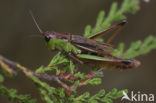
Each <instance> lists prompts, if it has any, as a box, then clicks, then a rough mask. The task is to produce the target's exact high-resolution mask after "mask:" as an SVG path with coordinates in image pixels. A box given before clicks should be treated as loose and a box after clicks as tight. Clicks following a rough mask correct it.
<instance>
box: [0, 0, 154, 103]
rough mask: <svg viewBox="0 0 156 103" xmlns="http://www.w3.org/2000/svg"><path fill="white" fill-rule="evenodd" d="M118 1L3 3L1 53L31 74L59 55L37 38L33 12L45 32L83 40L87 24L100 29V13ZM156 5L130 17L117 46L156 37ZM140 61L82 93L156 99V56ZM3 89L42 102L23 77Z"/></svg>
mask: <svg viewBox="0 0 156 103" xmlns="http://www.w3.org/2000/svg"><path fill="white" fill-rule="evenodd" d="M113 1H117V2H119V4H120V3H121V1H122V0H77V1H76V0H75V1H73V0H3V1H1V3H0V8H1V9H0V12H1V14H0V54H1V55H3V56H5V57H7V58H9V59H11V60H13V61H17V62H19V63H21V64H22V65H24V66H26V67H29V68H32V69H35V68H37V67H39V66H40V65H42V64H43V65H46V64H48V63H49V61H50V59H51V58H52V57H53V55H54V54H55V52H51V51H50V50H48V49H47V47H46V46H45V45H44V43H43V41H42V39H41V38H40V37H37V36H34V35H39V32H38V30H37V29H36V27H35V25H34V23H33V21H32V19H31V16H30V15H29V13H28V10H29V9H31V10H32V11H33V13H34V16H35V17H36V19H37V21H38V23H39V25H40V26H41V28H42V29H43V30H45V31H46V30H53V31H57V32H62V33H63V32H69V33H71V34H77V35H82V34H83V31H84V27H85V26H86V25H87V24H91V25H92V26H93V25H94V24H95V21H96V17H97V15H98V13H99V11H101V10H105V11H106V13H108V11H109V8H110V5H111V3H112V2H113ZM155 5H156V0H151V2H150V3H144V2H142V3H141V8H140V10H139V11H138V12H137V13H136V14H135V15H132V14H127V17H128V18H127V20H128V22H129V23H128V24H127V26H126V28H125V29H124V30H123V31H121V32H120V34H119V35H118V36H117V37H116V38H115V39H114V40H113V42H112V44H114V45H115V44H117V43H119V42H124V43H126V45H127V46H128V45H129V44H130V43H131V42H132V41H135V40H139V39H140V40H143V39H144V38H145V37H147V36H148V35H150V34H153V35H156V12H155V11H156V6H155ZM115 46H116V45H115ZM137 59H138V60H140V61H141V62H142V65H141V66H140V67H139V68H136V69H131V70H126V71H122V72H120V71H117V70H104V77H103V83H102V84H101V85H99V86H89V85H88V86H85V87H84V86H83V87H81V88H80V89H79V93H82V92H83V91H87V90H88V91H89V92H91V93H96V92H97V91H98V90H100V89H102V88H104V89H105V90H106V91H109V90H111V89H112V88H117V89H129V91H134V92H137V91H140V92H141V93H147V94H148V93H152V94H155V95H156V64H155V61H156V51H152V52H150V53H149V54H147V55H143V56H140V57H138V58H137ZM51 84H55V83H51ZM4 85H6V86H7V87H8V88H16V89H18V90H19V93H22V94H31V95H32V97H33V98H37V99H38V100H39V102H40V103H41V102H42V101H41V100H40V97H39V94H38V92H37V89H36V88H35V85H34V84H33V83H32V82H31V81H30V80H29V79H27V78H26V77H25V76H24V75H23V74H19V75H18V76H16V77H14V78H6V79H5V82H4ZM0 103H8V100H7V97H5V96H3V97H2V96H0Z"/></svg>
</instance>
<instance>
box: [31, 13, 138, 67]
mask: <svg viewBox="0 0 156 103" xmlns="http://www.w3.org/2000/svg"><path fill="white" fill-rule="evenodd" d="M30 14H31V16H32V18H33V21H34V23H35V24H36V26H37V28H38V30H39V31H40V33H41V34H42V35H43V37H44V39H45V42H46V44H47V46H48V47H49V48H50V49H51V50H59V51H64V52H65V53H66V54H67V55H68V56H69V57H71V58H72V59H74V60H76V61H78V62H79V63H83V62H87V63H90V64H96V65H99V66H102V67H106V68H112V69H120V70H124V69H130V68H135V67H138V66H139V65H140V64H141V63H140V62H139V61H137V60H135V59H123V58H119V57H116V56H113V55H111V52H112V50H113V47H112V46H111V45H110V41H111V40H112V39H113V38H114V37H115V36H116V34H117V33H118V32H119V31H120V30H121V29H123V27H124V26H125V24H126V23H127V21H126V20H122V21H121V22H120V23H117V24H114V25H112V26H110V27H109V28H108V29H106V30H104V31H102V32H100V33H97V34H96V35H94V36H91V37H89V38H85V37H83V36H80V35H71V34H67V33H57V32H53V31H46V32H43V31H42V30H41V28H40V27H39V25H38V24H37V22H36V20H35V18H34V16H33V14H32V12H30ZM117 27H118V28H117ZM114 28H117V29H116V31H115V32H114V34H113V35H112V36H111V37H110V38H109V39H108V40H107V41H106V43H103V42H99V41H97V40H96V39H97V38H100V37H102V36H103V35H104V34H106V33H107V32H109V31H111V30H112V29H114ZM67 48H68V49H67Z"/></svg>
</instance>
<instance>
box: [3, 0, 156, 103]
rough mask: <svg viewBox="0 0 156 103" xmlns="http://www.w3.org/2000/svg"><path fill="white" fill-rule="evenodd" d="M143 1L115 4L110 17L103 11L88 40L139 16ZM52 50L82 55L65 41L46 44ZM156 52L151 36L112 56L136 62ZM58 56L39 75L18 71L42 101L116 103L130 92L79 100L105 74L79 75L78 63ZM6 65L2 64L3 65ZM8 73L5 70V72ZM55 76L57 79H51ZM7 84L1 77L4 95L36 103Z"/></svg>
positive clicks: (89, 30) (120, 48)
mask: <svg viewBox="0 0 156 103" xmlns="http://www.w3.org/2000/svg"><path fill="white" fill-rule="evenodd" d="M138 5H139V0H138V1H137V0H123V3H122V4H121V6H120V7H118V4H117V3H116V2H114V3H112V6H111V8H110V11H109V13H108V15H107V16H106V14H105V12H104V11H101V12H100V13H99V15H98V18H97V21H96V24H95V26H94V27H93V28H92V27H91V26H90V25H88V26H86V28H85V33H84V37H91V36H93V35H95V34H97V33H98V32H101V31H103V30H105V29H106V28H108V27H109V26H110V25H111V24H112V23H114V22H116V21H119V20H122V19H125V18H126V16H125V13H135V12H136V11H137V6H138ZM101 40H102V39H101ZM46 45H47V46H48V47H49V49H51V50H54V49H58V50H60V51H61V52H62V51H65V52H72V53H75V54H77V53H79V52H80V50H78V49H77V48H76V47H74V46H73V45H71V44H70V43H69V42H67V41H66V40H61V39H50V41H49V42H48V43H47V44H46ZM153 49H156V37H153V36H149V37H147V38H146V39H145V40H144V42H142V41H140V40H139V41H136V42H132V43H131V45H130V47H129V49H127V50H125V45H124V43H120V44H119V45H118V47H117V48H116V49H114V51H113V52H112V54H113V55H114V56H118V57H123V58H134V57H136V56H139V55H142V54H146V53H148V52H150V51H151V50H153ZM61 52H60V53H58V54H56V55H55V56H54V57H53V58H52V60H51V61H50V63H49V64H48V65H47V66H40V67H39V68H38V69H37V70H36V71H35V73H34V72H32V71H26V69H27V68H24V67H22V66H20V65H17V67H18V68H19V69H20V70H22V71H23V72H24V73H25V75H26V76H27V77H28V78H29V79H31V80H32V81H33V82H34V83H35V84H36V87H37V88H38V90H39V93H40V95H41V99H42V100H43V101H44V102H45V103H113V100H115V99H117V98H120V97H122V96H123V91H125V92H128V91H127V90H120V91H118V90H117V89H113V90H111V91H109V92H108V93H106V92H105V90H103V89H102V90H100V91H99V92H98V93H96V94H94V95H93V96H91V94H90V93H89V92H85V93H83V94H80V95H79V96H77V88H78V87H81V86H84V85H88V84H90V85H99V84H101V82H102V80H101V77H103V72H101V71H100V70H98V69H97V68H95V69H94V70H90V72H89V73H88V74H87V73H83V72H81V71H79V68H80V67H79V66H78V65H77V63H74V62H73V61H72V60H71V59H69V58H68V56H67V55H66V54H65V53H61ZM78 57H79V58H86V59H94V60H105V61H112V60H111V59H108V58H101V57H97V56H93V55H85V54H79V55H78ZM0 65H2V64H0ZM4 70H5V68H4ZM48 73H51V74H53V75H48ZM39 78H42V79H47V80H50V81H51V82H57V83H58V84H59V85H60V86H61V87H53V86H50V85H49V84H48V83H45V82H43V81H41V80H40V79H39ZM3 81H4V79H3V76H2V75H1V74H0V94H1V95H6V96H8V98H9V99H10V100H11V101H13V100H15V101H18V102H19V103H34V102H35V100H33V99H31V98H30V96H28V95H17V92H16V90H14V89H7V88H6V87H4V86H3V85H2V82H3Z"/></svg>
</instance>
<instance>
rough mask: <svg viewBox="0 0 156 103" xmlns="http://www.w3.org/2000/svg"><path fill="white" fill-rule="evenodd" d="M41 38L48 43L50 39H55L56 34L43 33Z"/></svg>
mask: <svg viewBox="0 0 156 103" xmlns="http://www.w3.org/2000/svg"><path fill="white" fill-rule="evenodd" d="M43 36H44V39H45V40H46V41H47V42H48V41H49V40H50V39H51V38H56V33H55V32H49V31H46V32H43Z"/></svg>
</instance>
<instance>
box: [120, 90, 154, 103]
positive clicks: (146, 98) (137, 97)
mask: <svg viewBox="0 0 156 103" xmlns="http://www.w3.org/2000/svg"><path fill="white" fill-rule="evenodd" d="M154 99H155V98H154V94H145V93H141V92H140V91H138V92H137V93H135V92H134V91H131V93H130V96H128V94H127V93H126V92H125V91H123V97H122V98H121V101H123V100H128V101H139V102H140V101H141V102H154Z"/></svg>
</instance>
